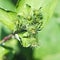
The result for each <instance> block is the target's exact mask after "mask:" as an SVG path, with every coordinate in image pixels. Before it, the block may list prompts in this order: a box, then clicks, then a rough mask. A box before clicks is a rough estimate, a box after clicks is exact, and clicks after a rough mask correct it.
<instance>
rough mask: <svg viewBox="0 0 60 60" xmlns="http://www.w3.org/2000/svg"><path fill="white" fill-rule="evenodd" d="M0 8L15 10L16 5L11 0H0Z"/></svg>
mask: <svg viewBox="0 0 60 60" xmlns="http://www.w3.org/2000/svg"><path fill="white" fill-rule="evenodd" d="M0 8H1V9H4V10H6V11H13V12H16V7H15V6H14V4H13V3H12V2H11V0H0Z"/></svg>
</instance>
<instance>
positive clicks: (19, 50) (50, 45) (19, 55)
mask: <svg viewBox="0 0 60 60" xmlns="http://www.w3.org/2000/svg"><path fill="white" fill-rule="evenodd" d="M0 1H1V0H0ZM9 1H10V0H9ZM0 4H1V3H0ZM0 6H1V5H0ZM2 6H3V5H2ZM13 6H14V5H12V8H13ZM3 7H4V6H3ZM3 7H2V8H3ZM10 8H11V7H10ZM10 8H8V9H7V10H10ZM5 9H6V7H5ZM14 9H15V7H14V8H13V9H12V10H14ZM12 10H11V11H12ZM10 32H11V31H10V30H9V29H8V28H7V27H6V26H5V25H4V24H2V23H1V22H0V40H2V38H3V37H5V36H7V35H8V34H9V33H10ZM38 39H39V43H40V46H38V47H35V48H32V47H28V48H25V47H23V46H21V44H20V43H19V41H17V40H15V39H11V40H9V41H7V42H6V43H5V46H0V60H60V2H58V4H57V6H56V8H55V11H54V14H53V16H52V18H51V19H50V20H49V21H48V24H47V26H45V27H44V29H43V30H42V31H41V32H39V34H38Z"/></svg>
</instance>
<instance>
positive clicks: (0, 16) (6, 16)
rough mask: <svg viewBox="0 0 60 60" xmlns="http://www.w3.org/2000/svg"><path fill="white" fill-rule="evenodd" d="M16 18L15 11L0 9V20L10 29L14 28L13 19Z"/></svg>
mask: <svg viewBox="0 0 60 60" xmlns="http://www.w3.org/2000/svg"><path fill="white" fill-rule="evenodd" d="M15 20H16V13H12V12H9V13H7V12H6V11H4V10H2V9H0V22H1V23H3V24H5V26H7V27H8V28H9V29H10V30H14V28H15V24H14V23H15V22H14V21H15Z"/></svg>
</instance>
